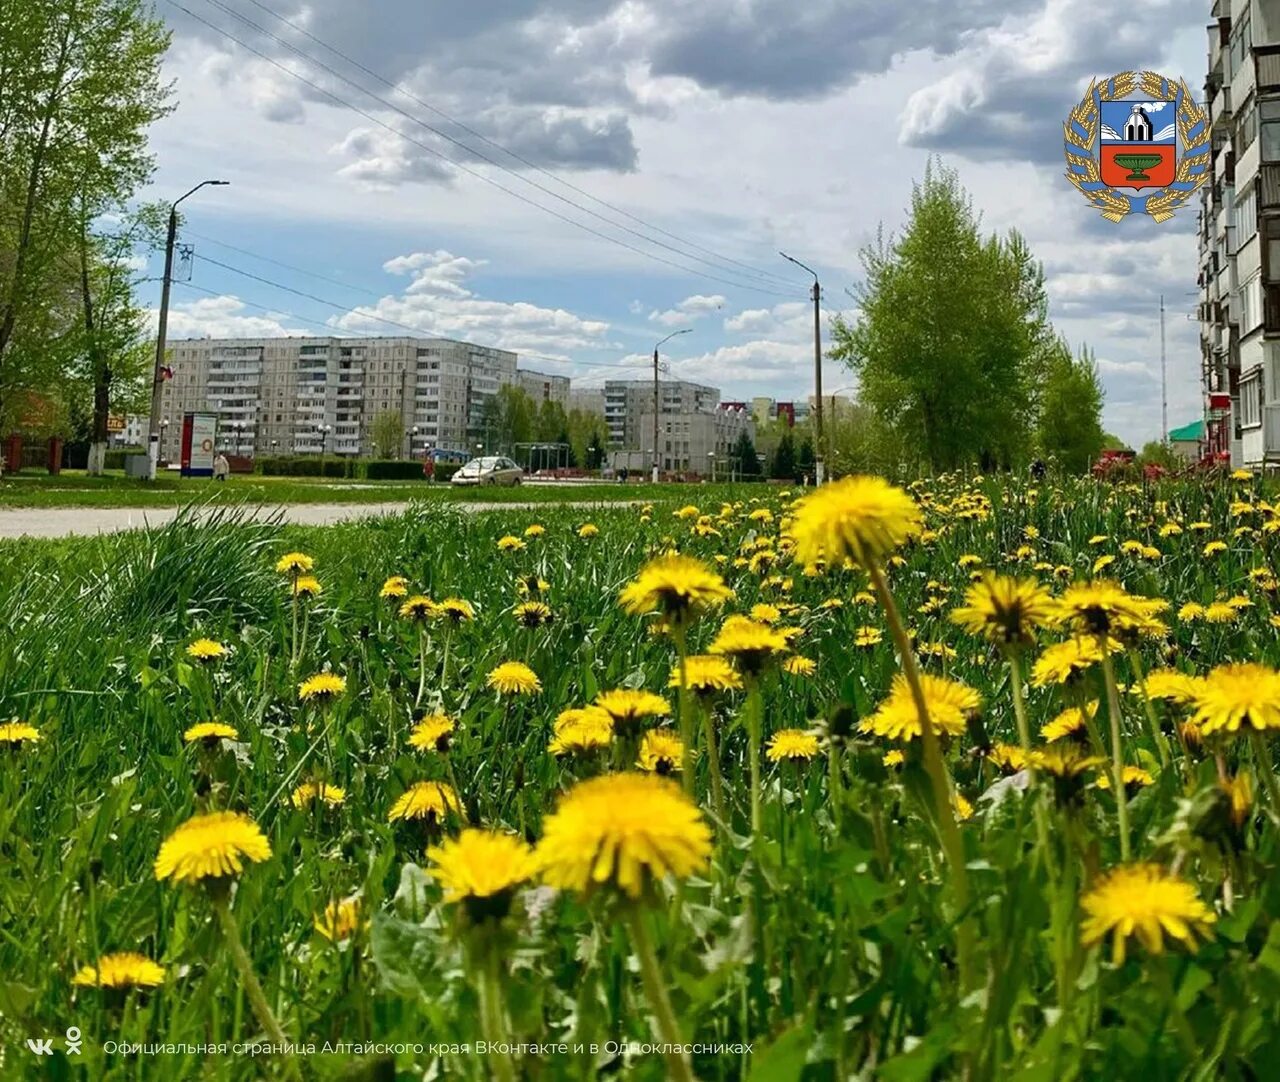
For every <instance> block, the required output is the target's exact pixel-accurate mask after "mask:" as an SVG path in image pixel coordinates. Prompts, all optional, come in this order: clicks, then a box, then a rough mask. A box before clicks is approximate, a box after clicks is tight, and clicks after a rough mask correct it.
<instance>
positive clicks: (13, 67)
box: [0, 0, 169, 429]
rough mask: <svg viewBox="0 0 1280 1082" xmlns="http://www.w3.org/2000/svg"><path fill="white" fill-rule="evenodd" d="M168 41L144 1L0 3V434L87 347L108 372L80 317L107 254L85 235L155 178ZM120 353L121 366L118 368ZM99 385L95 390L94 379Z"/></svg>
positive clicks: (51, 390)
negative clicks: (149, 137)
mask: <svg viewBox="0 0 1280 1082" xmlns="http://www.w3.org/2000/svg"><path fill="white" fill-rule="evenodd" d="M168 42H169V36H168V33H167V31H166V30H165V28H164V24H163V22H162V21H161V20H160V19H158V18H157V17H156V16H155V14H154V12H152V11H151V10H150V8H149V7H148V6H146V5H144V4H143V3H142V2H141V0H77V2H75V3H68V2H67V0H8V2H7V3H6V4H5V6H4V9H3V14H2V17H0V207H4V208H5V213H4V214H2V215H0V429H5V428H7V427H8V426H9V425H11V424H13V423H14V422H15V420H17V418H18V415H19V414H21V413H22V412H23V410H24V408H25V407H26V405H27V404H26V403H23V402H19V401H16V400H15V392H16V391H17V390H18V389H20V388H25V389H29V390H33V391H36V392H38V393H40V394H41V395H44V396H47V397H55V398H56V397H59V396H60V395H61V393H62V392H63V391H64V390H66V389H67V388H66V384H65V376H66V372H67V370H68V368H69V367H71V366H72V365H73V362H74V361H75V359H76V358H79V357H82V356H83V355H84V353H85V351H86V350H88V349H92V350H93V354H94V358H95V359H94V360H92V361H90V362H89V364H88V367H89V368H90V369H95V370H96V371H97V372H98V373H99V377H100V376H101V372H102V369H103V367H104V365H106V364H107V363H108V361H107V360H104V358H106V357H109V355H110V353H109V351H108V350H107V349H106V348H105V346H104V343H102V342H99V341H97V339H98V337H99V334H98V330H97V327H96V324H95V323H94V320H93V319H92V318H89V319H88V320H86V319H85V314H86V311H87V310H86V307H85V302H86V300H91V299H92V297H93V295H94V280H95V279H98V280H99V281H98V283H97V286H98V288H101V286H102V283H101V281H100V278H101V274H100V267H101V265H102V263H101V261H102V252H101V251H99V250H97V247H98V246H97V244H96V242H95V241H94V240H93V239H91V237H90V234H91V233H92V232H93V230H94V228H95V223H98V222H99V221H100V220H102V219H103V216H104V215H107V214H112V213H118V212H120V211H122V210H123V208H124V207H125V206H126V205H127V204H128V202H129V201H130V200H131V199H132V198H133V196H134V194H135V193H136V191H137V190H138V189H139V188H140V187H141V186H142V185H143V184H144V183H145V182H146V181H147V180H148V179H149V177H150V175H151V170H152V158H151V154H150V152H149V149H148V147H147V142H146V130H147V128H148V127H149V126H150V125H151V124H152V123H153V122H154V121H155V120H156V119H158V118H159V117H161V116H163V115H164V114H165V113H166V112H167V111H168V108H169V105H168V96H169V91H168V88H167V87H165V86H164V85H162V84H161V82H160V63H161V59H162V57H163V56H164V53H165V50H166V49H167V47H168ZM91 249H92V251H91ZM86 277H88V278H89V279H90V285H89V287H88V288H86V287H85V281H84V280H85V278H86ZM107 292H111V288H108V289H107ZM128 307H129V306H128V305H127V304H126V305H122V306H121V311H127V309H128ZM128 323H129V320H128V319H127V318H122V320H121V321H120V322H119V323H118V324H117V321H116V320H115V319H110V320H108V321H107V323H106V324H105V325H104V327H103V331H104V332H106V330H107V328H108V327H112V328H115V329H113V330H112V331H111V333H112V334H113V335H118V334H119V332H120V330H121V329H123V328H125V327H127V325H128ZM125 337H126V338H127V337H128V335H127V334H126V335H125ZM128 353H129V351H128V349H127V348H126V349H123V350H122V351H121V352H119V353H118V355H117V356H116V363H117V364H119V365H120V366H121V369H122V371H123V369H124V367H125V366H126V364H127V356H128ZM94 382H95V383H96V384H98V385H99V386H101V383H102V381H101V378H98V379H97V380H95V381H94Z"/></svg>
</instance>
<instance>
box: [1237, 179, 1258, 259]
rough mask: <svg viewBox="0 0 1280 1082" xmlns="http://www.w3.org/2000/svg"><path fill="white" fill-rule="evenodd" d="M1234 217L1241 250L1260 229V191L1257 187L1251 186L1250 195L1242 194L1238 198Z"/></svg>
mask: <svg viewBox="0 0 1280 1082" xmlns="http://www.w3.org/2000/svg"><path fill="white" fill-rule="evenodd" d="M1232 218H1233V219H1234V221H1233V225H1234V227H1235V246H1236V249H1237V250H1239V249H1241V248H1243V247H1244V246H1245V244H1246V243H1247V242H1248V241H1249V239H1250V238H1251V237H1252V236H1253V235H1254V234H1255V233H1256V232H1257V231H1258V191H1257V189H1256V188H1250V189H1249V194H1248V195H1242V196H1241V197H1240V198H1239V199H1237V200H1236V205H1235V209H1234V211H1233V212H1232Z"/></svg>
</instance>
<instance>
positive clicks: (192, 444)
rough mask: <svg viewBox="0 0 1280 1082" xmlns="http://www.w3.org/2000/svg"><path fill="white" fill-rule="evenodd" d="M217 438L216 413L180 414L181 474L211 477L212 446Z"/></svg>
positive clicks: (184, 475) (213, 452)
mask: <svg viewBox="0 0 1280 1082" xmlns="http://www.w3.org/2000/svg"><path fill="white" fill-rule="evenodd" d="M217 438H218V415H217V414H216V413H184V414H183V415H182V476H183V477H212V476H213V456H214V454H215V451H214V446H215V444H216V441H217Z"/></svg>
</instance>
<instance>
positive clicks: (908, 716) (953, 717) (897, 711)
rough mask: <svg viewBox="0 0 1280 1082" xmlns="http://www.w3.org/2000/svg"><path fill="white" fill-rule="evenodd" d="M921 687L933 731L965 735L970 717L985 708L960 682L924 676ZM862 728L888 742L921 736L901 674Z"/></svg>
mask: <svg viewBox="0 0 1280 1082" xmlns="http://www.w3.org/2000/svg"><path fill="white" fill-rule="evenodd" d="M920 685H921V690H922V691H923V692H924V701H925V709H926V710H927V711H928V713H929V720H930V722H931V723H932V725H933V728H934V729H935V730H938V731H941V732H944V733H948V734H950V735H952V736H958V735H959V734H960V733H963V732H964V730H965V725H966V722H967V721H968V718H969V716H970V715H971V714H975V713H977V711H978V710H979V709H980V708H981V706H982V698H981V696H979V694H978V693H977V692H976V691H974V689H973V688H971V687H969V686H968V685H966V684H962V683H960V682H959V681H957V680H948V679H947V678H945V677H941V676H932V675H930V674H928V673H924V674H922V675H921V677H920ZM860 728H861V730H862V732H865V733H874V734H875V735H876V736H881V737H884V738H885V739H887V740H899V741H905V740H914V739H916V737H918V736H919V735H920V734H921V731H922V726H921V721H920V714H919V712H918V711H917V709H916V703H915V699H914V697H913V696H912V693H911V685H910V684H908V683H907V679H906V677H904V676H903V675H902V674H901V673H898V674H897V675H896V676H895V677H894V678H893V683H892V684H891V685H890V687H889V695H888V697H887V698H886V699H885V700H884V702H882V703H881V704H880V707H879V709H877V710H876V712H875V713H874V714H872V715H871V717H869V718H867V719H866V720H865V721H864V722H863V723H862V725H861V726H860Z"/></svg>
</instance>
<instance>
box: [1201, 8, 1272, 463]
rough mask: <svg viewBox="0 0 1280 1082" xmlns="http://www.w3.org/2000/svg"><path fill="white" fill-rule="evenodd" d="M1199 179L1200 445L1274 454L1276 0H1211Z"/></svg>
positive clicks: (1222, 451) (1241, 459) (1217, 450)
mask: <svg viewBox="0 0 1280 1082" xmlns="http://www.w3.org/2000/svg"><path fill="white" fill-rule="evenodd" d="M1211 15H1212V20H1213V21H1212V22H1210V24H1209V27H1208V31H1209V63H1208V69H1209V73H1208V77H1207V79H1206V81H1205V97H1206V100H1207V102H1208V108H1209V117H1210V123H1211V139H1212V143H1211V146H1212V151H1213V153H1212V174H1211V176H1210V177H1209V179H1208V180H1206V182H1205V184H1204V187H1203V188H1202V189H1201V210H1200V219H1199V223H1200V233H1199V248H1200V267H1199V285H1200V337H1201V377H1202V381H1203V386H1204V392H1205V399H1206V425H1205V443H1206V448H1207V451H1208V453H1209V454H1210V455H1213V456H1216V457H1218V458H1221V459H1229V460H1230V462H1231V464H1232V465H1233V466H1249V467H1255V468H1258V467H1261V466H1262V465H1263V464H1264V463H1267V462H1278V461H1280V4H1276V3H1275V2H1274V0H1216V2H1215V3H1214V4H1213V7H1212V9H1211Z"/></svg>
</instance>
